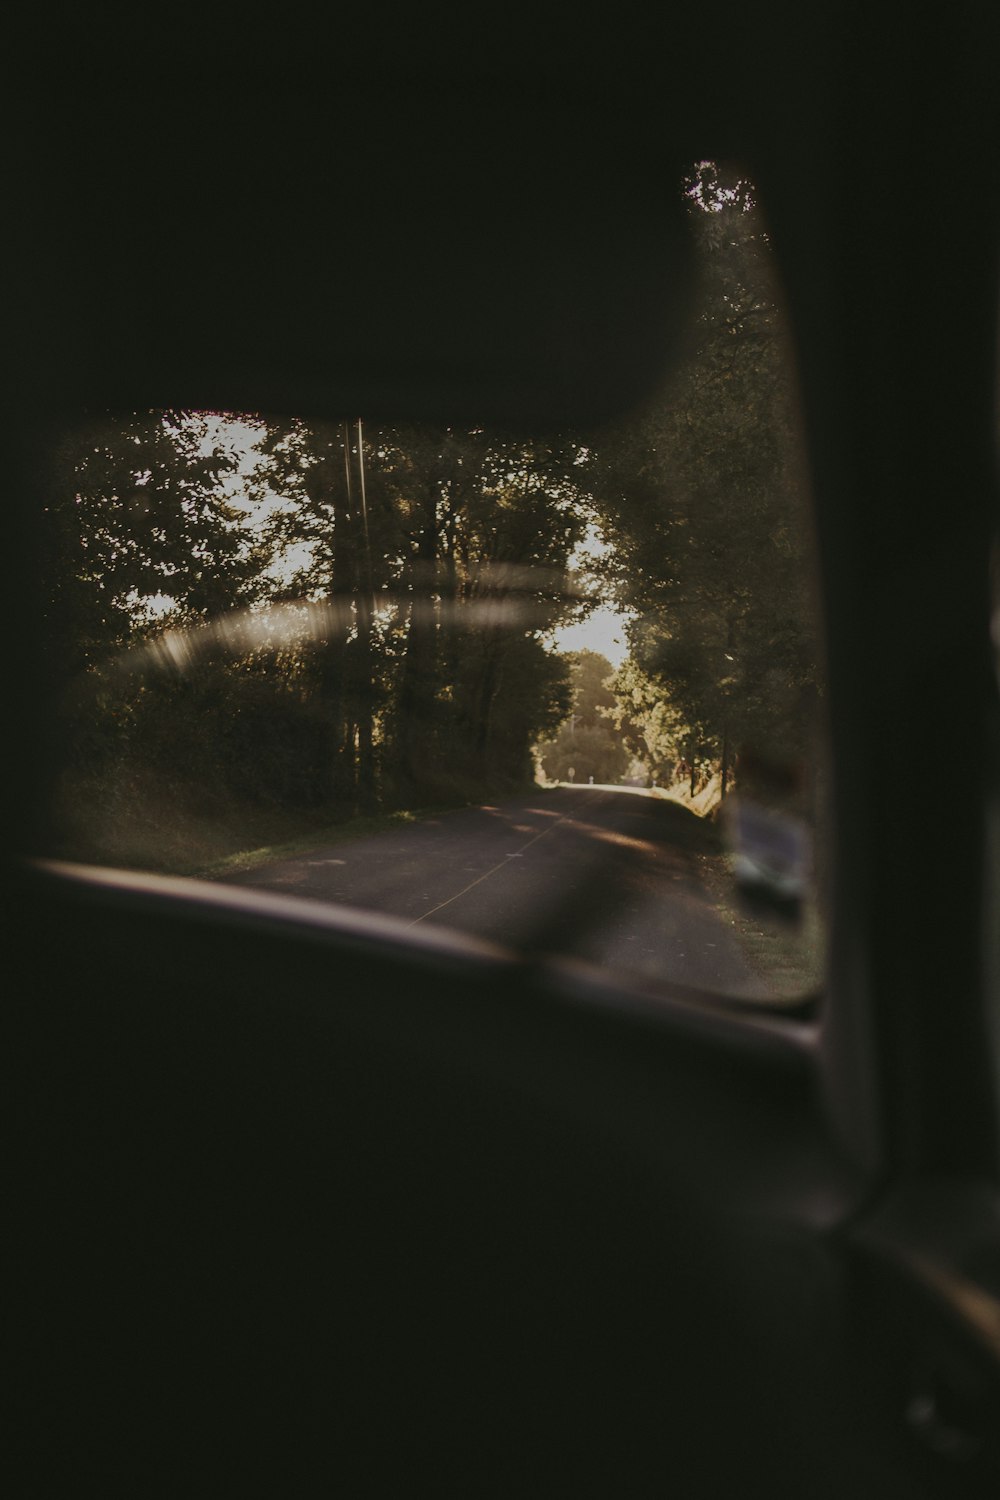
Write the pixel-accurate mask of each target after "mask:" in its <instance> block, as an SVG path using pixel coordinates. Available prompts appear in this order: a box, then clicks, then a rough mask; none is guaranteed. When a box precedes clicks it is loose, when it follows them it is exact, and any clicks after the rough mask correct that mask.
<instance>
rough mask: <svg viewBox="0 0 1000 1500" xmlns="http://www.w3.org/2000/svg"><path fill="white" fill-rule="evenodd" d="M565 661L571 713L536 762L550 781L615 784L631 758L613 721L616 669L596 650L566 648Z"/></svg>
mask: <svg viewBox="0 0 1000 1500" xmlns="http://www.w3.org/2000/svg"><path fill="white" fill-rule="evenodd" d="M563 659H564V661H565V663H566V666H567V668H568V670H569V689H570V702H569V712H568V714H567V716H566V717H565V719H564V720H563V722H562V723H561V724H560V725H559V727H558V729H557V731H556V734H555V735H554V736H553V737H552V738H551V739H548V740H542V741H541V742H540V743H539V745H538V746H537V750H536V753H537V756H538V760H539V764H540V765H541V767H542V770H543V771H544V772H545V774H546V776H548V777H549V779H550V780H552V781H589V780H590V778H591V777H593V779H594V781H597V782H618V781H620V780H621V779H622V777H623V776H624V775H625V772H626V771H627V770H628V768H629V765H630V764H631V761H632V759H633V757H632V755H631V753H630V750H629V747H628V745H627V744H626V742H625V737H624V735H623V734H622V732H621V729H620V727H619V726H618V725H617V724H616V722H615V717H614V715H615V708H616V699H615V694H614V692H613V691H612V689H611V682H612V681H613V678H614V668H613V667H612V665H611V663H610V662H609V661H608V659H607V657H606V656H601V655H600V654H599V653H598V652H596V651H573V652H567V653H566V654H565V656H564V658H563ZM571 773H572V774H571Z"/></svg>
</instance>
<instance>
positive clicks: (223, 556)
mask: <svg viewBox="0 0 1000 1500" xmlns="http://www.w3.org/2000/svg"><path fill="white" fill-rule="evenodd" d="M236 465H237V459H236V456H235V454H234V453H233V452H232V451H231V450H228V449H227V448H226V447H225V446H224V444H223V443H222V442H219V441H217V440H215V439H213V435H212V431H211V427H210V424H209V422H208V421H207V420H206V419H205V418H203V417H198V416H194V415H192V414H190V413H184V412H175V411H165V412H157V411H150V412H137V413H133V414H130V415H127V416H124V417H117V416H115V417H113V416H104V417H102V418H100V419H99V420H98V421H97V422H94V423H90V424H87V425H85V426H80V427H77V428H76V429H74V430H73V431H72V432H70V433H69V434H68V435H67V436H66V437H65V438H64V439H63V441H62V443H61V444H60V446H59V447H58V449H57V450H56V452H55V454H54V456H53V461H52V464H51V467H50V471H49V473H48V475H47V482H46V489H47V493H48V504H47V507H46V518H47V526H46V528H45V545H46V549H47V559H46V567H45V576H46V578H47V579H48V580H49V582H50V584H51V587H50V590H49V597H48V600H47V607H46V617H45V618H46V634H47V639H48V644H49V650H50V653H51V655H52V657H53V662H54V666H55V669H56V671H57V673H58V674H59V675H60V676H63V677H65V676H67V675H68V676H73V675H76V674H77V673H78V672H80V671H81V670H84V669H85V668H87V667H88V666H93V665H95V664H96V663H98V662H100V661H101V660H102V659H103V658H105V657H106V656H107V654H108V653H109V652H110V651H112V650H114V649H115V648H117V647H121V646H125V645H128V644H129V643H131V642H133V641H135V640H136V639H137V638H141V637H142V636H144V635H146V634H148V633H149V632H150V631H151V630H153V629H160V628H162V624H163V621H164V619H165V618H167V617H168V616H169V618H171V619H172V620H174V621H175V622H184V623H190V622H194V621H199V620H205V619H208V618H210V617H211V616H213V615H215V614H217V613H218V612H220V611H221V610H224V609H230V608H232V607H233V605H235V604H245V603H249V602H250V601H251V600H253V599H254V598H256V597H258V596H259V579H260V574H261V571H262V568H263V566H264V565H265V561H266V559H265V556H264V552H263V550H262V547H261V543H260V541H259V540H258V539H257V538H255V537H253V536H252V535H251V534H250V533H249V532H248V531H247V529H246V528H245V526H244V525H243V515H242V513H241V512H240V510H239V509H238V508H237V507H236V506H235V505H234V504H233V503H232V501H231V499H230V498H229V495H228V493H227V490H226V484H225V480H226V478H227V476H229V475H231V474H233V472H234V471H235V469H236Z"/></svg>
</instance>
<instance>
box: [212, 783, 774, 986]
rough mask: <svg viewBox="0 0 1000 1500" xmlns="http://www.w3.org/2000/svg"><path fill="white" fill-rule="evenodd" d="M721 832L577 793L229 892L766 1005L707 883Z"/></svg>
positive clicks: (309, 864) (458, 822)
mask: <svg viewBox="0 0 1000 1500" xmlns="http://www.w3.org/2000/svg"><path fill="white" fill-rule="evenodd" d="M710 837H711V835H710V832H709V829H708V828H707V827H706V825H705V824H704V823H702V822H701V820H700V819H698V818H697V817H696V816H695V815H694V814H693V813H691V812H689V811H688V810H687V808H684V807H681V806H680V805H679V804H677V803H673V802H668V801H665V800H663V799H660V798H656V797H651V796H648V795H644V794H643V793H642V792H640V791H633V790H631V789H628V788H606V787H592V786H581V787H572V788H570V787H565V788H557V789H554V790H550V791H546V792H539V793H537V794H535V795H532V796H529V797H527V798H524V799H519V800H518V801H516V802H502V803H499V804H497V805H491V804H487V805H484V806H482V807H476V808H465V809H462V810H460V811H455V812H447V813H442V814H441V815H439V816H436V817H430V818H426V819H422V820H421V821H420V822H417V823H413V824H409V825H405V826H403V827H401V828H398V829H391V830H389V831H386V832H383V833H378V834H375V835H372V836H370V837H367V838H359V839H349V840H345V841H343V842H342V843H337V844H333V845H330V846H329V847H319V848H316V849H313V850H311V851H310V852H309V853H308V854H304V855H299V856H296V858H294V859H287V860H281V861H276V862H274V863H271V864H267V865H262V866H259V867H258V868H257V869H255V870H251V871H244V872H242V873H240V874H238V875H232V876H228V877H226V879H227V883H231V884H237V885H249V886H253V887H255V888H259V889H264V890H270V891H280V892H281V893H283V894H285V895H300V896H307V897H309V898H311V899H313V900H321V901H331V902H336V903H337V904H338V905H340V906H347V907H358V908H362V909H364V910H366V911H377V912H384V913H388V914H390V915H392V916H394V917H397V918H399V919H400V920H402V921H403V922H405V923H407V924H410V925H414V926H415V925H416V924H417V923H421V922H433V923H438V924H440V925H442V926H446V927H450V928H452V929H457V930H458V931H460V932H465V933H473V934H475V935H476V936H479V937H485V938H490V939H492V940H494V941H496V942H500V943H503V944H504V945H506V946H508V947H511V948H515V949H518V950H521V951H523V952H529V953H557V954H563V955H571V956H573V957H576V958H581V959H586V960H588V961H589V962H593V963H597V964H600V965H603V966H606V967H608V968H611V969H615V970H618V971H619V972H623V973H626V974H628V973H631V974H634V975H639V976H643V977H644V978H657V979H661V980H665V981H668V982H671V983H675V984H677V983H679V984H683V985H691V986H695V987H697V988H699V989H706V990H710V991H716V992H728V993H731V994H744V995H753V994H758V993H759V992H760V982H759V980H758V979H756V978H755V976H754V975H753V974H752V973H751V972H750V971H749V970H748V968H747V965H746V963H745V961H744V959H743V956H742V953H741V950H740V948H739V945H738V943H737V941H736V938H735V936H734V934H733V931H732V928H731V926H730V925H729V922H728V921H727V920H726V919H725V916H724V915H722V914H720V913H719V912H718V911H717V910H716V908H715V906H714V904H713V902H712V900H711V898H710V896H709V894H708V892H707V891H706V889H705V887H704V885H703V884H702V882H701V880H700V879H699V876H698V872H697V863H696V860H695V855H696V854H698V853H699V852H702V851H705V850H707V849H708V848H710V847H711V846H710V843H709V840H710Z"/></svg>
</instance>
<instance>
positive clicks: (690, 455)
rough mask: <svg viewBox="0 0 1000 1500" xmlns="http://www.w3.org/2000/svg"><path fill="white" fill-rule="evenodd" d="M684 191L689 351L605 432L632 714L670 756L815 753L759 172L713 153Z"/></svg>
mask: <svg viewBox="0 0 1000 1500" xmlns="http://www.w3.org/2000/svg"><path fill="white" fill-rule="evenodd" d="M687 193H688V202H689V205H690V208H689V211H690V214H691V218H692V223H693V227H694V231H695V234H696V236H697V239H698V241H699V244H700V247H701V252H702V253H701V262H702V267H703V285H702V298H701V303H700V306H699V309H698V314H697V317H696V320H695V343H694V349H693V351H692V357H691V359H690V360H689V362H688V363H687V365H686V366H685V368H684V369H683V371H682V372H681V373H680V375H679V376H678V378H677V379H676V381H675V382H674V384H673V386H672V387H671V389H670V390H669V391H667V392H666V393H664V395H663V396H662V397H661V398H660V399H658V400H657V401H656V402H655V403H653V404H652V405H650V407H649V408H648V409H647V410H646V411H645V412H643V413H642V414H641V415H640V417H639V418H638V419H636V420H633V421H631V422H629V423H624V424H622V425H620V426H619V427H618V428H617V429H616V430H614V431H606V432H605V433H603V434H601V435H599V436H597V437H595V438H594V440H593V457H592V473H593V482H594V492H595V495H596V496H597V498H598V501H599V505H600V509H601V516H602V525H603V528H604V530H605V533H606V535H607V536H608V539H609V541H610V542H611V551H610V554H609V558H608V560H607V562H606V564H605V571H606V575H607V577H608V582H609V584H610V586H611V587H613V589H614V590H615V593H616V596H617V598H618V600H619V602H620V605H621V606H622V607H623V608H625V609H628V610H630V611H631V612H632V613H633V616H634V623H633V624H632V625H631V626H630V628H629V636H630V643H631V648H632V656H633V658H634V670H633V673H632V674H631V675H628V676H626V677H623V678H622V680H621V683H620V688H621V692H622V694H623V699H622V701H623V709H622V712H623V714H625V709H626V705H627V704H628V703H629V702H631V705H632V707H633V708H634V709H636V710H637V712H638V729H637V730H628V731H627V732H628V733H629V734H630V736H631V743H632V744H633V746H634V747H635V748H636V749H638V743H639V739H643V740H646V742H647V749H648V751H649V754H650V755H651V756H652V758H653V762H654V763H655V764H656V765H657V766H661V767H662V765H663V764H664V763H665V762H666V761H667V760H668V759H670V758H674V757H675V756H678V757H680V758H684V759H686V760H688V761H689V762H692V761H693V762H701V761H704V760H706V759H716V760H718V759H719V758H720V757H721V756H722V755H723V753H724V750H725V751H726V752H727V753H728V755H729V756H730V757H731V755H732V753H733V749H734V747H735V746H737V745H741V744H748V743H750V744H754V745H756V746H763V747H766V748H767V749H768V751H769V752H770V753H774V754H779V755H788V756H793V757H794V756H797V755H801V754H802V753H803V751H804V749H805V746H806V740H807V738H808V726H809V725H810V723H811V721H812V718H813V712H812V709H813V702H814V699H815V696H816V693H817V692H818V674H817V665H816V662H817V646H816V640H815V636H814V628H813V606H812V600H811V597H810V571H811V570H810V566H809V558H808V522H807V520H806V515H805V510H804V506H803V499H802V475H801V469H800V455H799V452H798V448H797V443H796V437H795V411H794V397H793V390H792V381H791V360H790V355H789V351H788V348H787V344H786V342H785V341H784V339H783V335H782V328H781V320H780V314H779V308H778V305H777V298H776V293H775V289H774V286H773V283H772V279H771V266H770V261H771V255H770V247H769V245H768V243H767V239H766V235H765V233H764V231H763V229H762V227H761V224H760V221H759V219H758V216H757V213H756V210H755V205H754V202H753V195H752V191H751V190H750V188H749V186H748V185H747V183H746V182H745V181H742V180H740V179H736V178H726V177H725V176H724V175H723V174H721V173H720V172H719V171H718V169H717V168H716V167H714V166H713V165H711V164H707V163H703V164H702V165H701V166H700V167H699V168H698V170H697V171H696V172H695V173H694V174H693V176H692V178H691V179H690V180H689V182H688V185H687ZM654 684H655V687H656V689H657V690H658V698H659V702H661V703H662V704H663V705H664V709H663V712H662V713H660V714H659V716H658V717H659V722H658V723H654V722H653V720H652V719H651V718H650V714H653V715H654V717H656V715H655V709H656V703H655V701H653V699H652V698H651V694H650V688H651V685H654ZM622 722H623V724H624V719H623V721H622ZM647 736H648V738H647Z"/></svg>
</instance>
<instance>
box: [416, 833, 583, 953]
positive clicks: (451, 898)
mask: <svg viewBox="0 0 1000 1500" xmlns="http://www.w3.org/2000/svg"><path fill="white" fill-rule="evenodd" d="M576 811H577V809H576V808H575V807H571V808H570V809H569V811H568V812H565V813H564V814H563V816H562V817H561V818H557V819H556V821H555V822H554V823H549V824H548V826H547V827H546V828H543V829H542V831H541V833H536V834H535V836H534V838H530V839H529V840H528V842H527V843H526V844H522V845H521V847H520V849H518V851H517V854H516V855H511V854H505V855H504V857H503V859H502V860H501V861H500V863H499V864H498V865H494V866H493V868H492V870H487V871H486V873H485V874H484V875H479V876H477V878H476V879H475V880H470V881H469V884H468V885H467V886H465V887H463V889H462V890H460V891H456V892H455V894H454V896H449V897H448V899H447V901H439V902H438V904H437V906H432V907H431V909H430V911H425V912H422V913H421V915H420V916H419V917H414V918H413V921H412V922H407V924H406V925H407V927H416V925H417V923H418V922H423V921H425V920H426V918H427V917H432V916H433V915H434V913H435V912H436V911H441V910H442V909H443V908H444V907H446V906H450V905H451V903H452V902H453V901H457V900H458V899H459V897H460V896H464V895H466V893H467V892H468V891H471V890H472V888H473V886H476V885H480V884H481V883H482V882H483V881H484V880H489V878H490V876H491V875H495V874H496V872H497V871H498V870H503V869H506V867H507V861H508V860H509V859H514V858H517V857H519V856H520V855H521V854H523V853H524V851H525V849H530V848H531V846H532V844H537V843H538V840H539V839H543V838H544V837H545V835H546V834H547V833H551V832H552V830H553V828H558V827H559V824H560V823H565V822H566V821H567V819H569V818H571V817H572V816H573V814H574V813H575V812H576Z"/></svg>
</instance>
